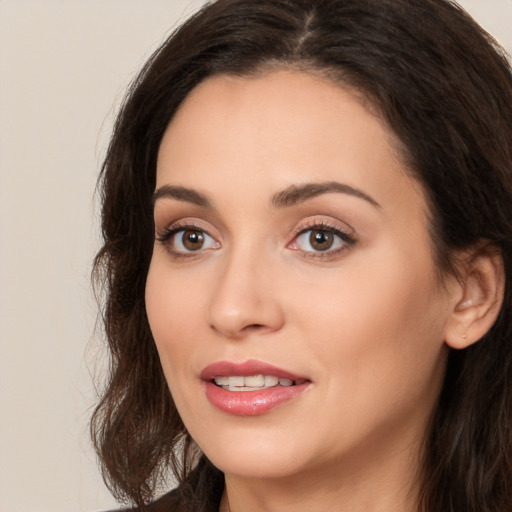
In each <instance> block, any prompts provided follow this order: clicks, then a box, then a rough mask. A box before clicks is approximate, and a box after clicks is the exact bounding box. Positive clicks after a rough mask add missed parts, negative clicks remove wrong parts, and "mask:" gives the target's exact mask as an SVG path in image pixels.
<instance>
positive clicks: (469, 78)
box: [91, 0, 512, 512]
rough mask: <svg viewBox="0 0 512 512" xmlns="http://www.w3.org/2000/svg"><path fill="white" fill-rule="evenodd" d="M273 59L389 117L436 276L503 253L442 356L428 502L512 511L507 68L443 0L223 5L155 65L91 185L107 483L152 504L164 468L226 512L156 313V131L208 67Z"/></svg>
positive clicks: (511, 129)
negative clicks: (493, 314) (459, 336)
mask: <svg viewBox="0 0 512 512" xmlns="http://www.w3.org/2000/svg"><path fill="white" fill-rule="evenodd" d="M275 69H297V70H302V71H305V72H312V73H321V74H323V75H324V76H326V77H328V78H329V79H331V80H332V81H333V82H335V83H338V84H340V86H341V87H348V88H350V89H351V90H355V91H357V93H358V94H359V95H360V96H361V97H362V98H364V100H365V101H366V102H367V103H368V105H370V106H371V108H372V109H374V110H375V111H376V112H378V114H379V116H380V117H381V118H382V120H383V121H384V122H385V123H386V125H387V126H388V128H389V129H390V131H391V132H393V133H394V134H395V135H396V137H397V139H398V140H399V141H400V154H401V157H402V158H403V161H404V162H405V163H406V165H407V168H408V170H409V172H410V173H411V175H412V176H413V177H414V178H415V179H417V180H418V182H419V183H421V185H422V186H423V189H424V191H425V193H426V196H427V201H428V204H429V212H430V219H429V231H430V235H431V239H432V247H433V257H434V259H435V262H436V264H437V266H438V268H439V269H440V275H441V279H442V276H443V275H447V274H449V273H453V272H454V262H453V254H454V252H455V251H456V250H459V249H463V248H468V247H472V246H474V245H475V244H478V243H481V242H482V241H485V242H486V243H487V244H489V245H490V246H492V247H494V248H495V249H496V250H499V251H501V254H502V257H503V263H504V269H505V276H506V283H505V292H504V293H505V296H504V301H503V306H502V309H501V312H500V314H499V316H498V319H497V321H496V322H495V324H494V326H493V327H492V328H491V329H490V331H489V332H488V333H487V334H486V335H485V336H484V337H483V338H482V339H481V340H480V341H478V342H477V343H475V344H474V345H472V346H470V347H468V348H467V349H464V350H458V351H456V350H451V351H450V353H449V356H448V364H447V370H446V376H445V380H444V384H443V388H442V391H441V394H440V396H439V399H438V402H437V404H436V407H435V410H434V411H433V413H432V418H431V423H430V425H429V430H428V434H427V436H426V439H425V440H424V449H423V459H422V468H421V489H422V492H421V499H420V503H418V512H462V511H464V512H505V511H507V510H512V309H511V306H512V295H511V293H512V291H511V286H510V284H511V282H512V72H511V68H510V63H509V61H508V59H507V56H506V54H505V52H504V50H503V49H502V48H501V47H500V46H499V45H498V44H497V43H496V41H495V40H494V39H493V38H492V37H491V36H490V35H489V34H487V33H486V32H485V31H484V30H483V29H482V28H481V27H479V26H478V25H477V24H476V23H475V22H474V21H473V20H472V19H471V17H470V16H469V15H468V14H467V13H466V12H465V11H463V10H462V9H461V8H460V7H459V6H458V5H457V4H455V3H454V2H452V1H449V0H258V1H253V0H217V1H214V2H211V3H208V4H206V5H205V6H204V7H203V8H202V9H201V10H200V11H198V12H197V13H196V14H195V15H193V16H192V17H191V18H189V19H188V21H186V22H185V23H184V24H182V25H181V26H180V27H179V28H177V29H176V30H175V31H174V32H173V33H172V34H171V35H170V36H169V37H168V39H167V40H166V41H165V42H164V43H163V44H162V46H161V47H160V48H159V49H158V50H157V51H156V52H155V53H154V54H153V55H152V56H151V57H150V59H149V60H148V61H147V63H146V64H145V66H144V67H143V69H142V71H141V72H140V74H139V75H138V76H137V78H136V79H135V80H134V81H133V83H132V84H131V86H130V88H129V90H128V93H127V95H126V98H125V101H124V103H123V105H122V107H121V108H120V111H119V114H118V116H117V120H116V123H115V126H114V130H113V135H112V138H111V141H110V144H109V147H108V151H107V154H106V158H105V161H104V164H103V168H102V171H101V175H100V179H99V183H98V187H99V194H100V197H101V202H102V236H103V245H102V247H101V249H100V251H99V252H98V254H97V256H96V259H95V262H94V270H93V282H94V286H95V289H96V290H97V293H98V295H99V299H100V301H101V308H102V309H101V319H102V321H103V324H102V325H103V327H104V338H105V339H106V342H107V344H108V348H109V354H110V366H109V373H108V376H107V380H106V382H105V383H104V384H103V385H102V387H101V397H100V401H99V404H98V406H97V408H96V409H95V412H94V414H93V418H92V422H91V434H92V438H93V442H94V445H95V448H96V450H97V453H98V455H99V458H100V461H101V465H102V470H103V475H104V479H105V481H106V482H107V484H108V485H109V487H110V489H111V490H112V492H113V493H114V495H115V496H116V497H117V498H118V499H119V500H121V501H124V502H127V503H132V504H134V505H136V506H138V507H139V508H140V509H141V510H144V509H145V504H147V503H149V502H150V501H151V500H152V499H153V498H154V495H155V492H156V491H157V490H158V489H160V487H159V485H160V484H161V482H163V481H164V478H165V476H166V475H167V473H168V471H169V470H170V471H172V473H173V474H174V477H175V478H177V479H178V482H179V483H180V486H179V490H178V491H177V492H176V493H175V494H174V498H173V500H174V501H173V504H174V505H173V506H174V508H173V509H175V510H180V511H181V510H183V511H194V512H202V511H210V510H211V511H214V510H218V508H216V507H218V503H219V500H220V496H221V493H222V486H223V475H222V473H221V472H220V471H219V470H218V469H216V468H215V467H214V466H213V465H212V464H211V463H210V462H209V461H208V460H207V459H206V457H205V456H204V455H203V454H201V453H200V452H199V449H198V448H197V447H196V446H195V444H194V442H193V440H192V439H191V438H190V436H189V434H188V433H187V430H186V428H185V426H184V425H183V423H182V421H181V418H180V416H179V414H178V412H177V410H176V407H175V405H174V403H173V400H172V397H171V394H170V392H169V389H168V387H167V383H166V380H165V377H164V374H163V371H162V367H161V365H160V361H159V357H158V354H157V351H156V348H155V343H154V341H153V338H152V335H151V331H150V328H149V324H148V319H147V316H146V309H145V302H144V293H145V283H146V276H147V272H148V267H149V264H150V260H151V254H152V249H153V244H154V225H153V209H152V204H151V196H152V194H153V192H154V188H155V180H156V176H155V175H156V160H157V153H158V149H159V145H160V142H161V139H162V136H163V134H164V131H165V129H166V127H167V126H168V124H169V122H170V121H171V120H172V118H173V115H174V113H175V112H176V110H177V109H178V107H179V106H180V104H181V103H182V101H183V100H184V98H185V97H186V96H187V95H188V94H189V93H190V91H191V90H192V89H193V88H194V87H195V86H196V85H197V84H199V83H200V82H201V81H203V80H205V79H206V78H207V77H210V76H213V75H218V74H229V75H235V76H251V75H255V74H261V73H265V72H268V71H271V70H275ZM198 150H200V148H198ZM240 172H243V170H241V171H240ZM170 314H172V313H171V312H170Z"/></svg>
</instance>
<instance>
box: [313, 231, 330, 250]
mask: <svg viewBox="0 0 512 512" xmlns="http://www.w3.org/2000/svg"><path fill="white" fill-rule="evenodd" d="M309 243H310V245H311V247H312V248H313V249H314V250H315V251H328V250H329V249H330V248H331V247H332V245H333V244H334V234H333V233H331V232H329V231H322V230H317V229H313V230H311V232H310V235H309Z"/></svg>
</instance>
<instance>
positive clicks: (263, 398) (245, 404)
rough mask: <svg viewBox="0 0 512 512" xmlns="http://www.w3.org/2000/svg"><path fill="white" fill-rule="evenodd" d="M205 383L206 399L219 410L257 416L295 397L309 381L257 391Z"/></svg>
mask: <svg viewBox="0 0 512 512" xmlns="http://www.w3.org/2000/svg"><path fill="white" fill-rule="evenodd" d="M205 384H206V396H207V398H208V400H210V402H211V403H212V404H213V405H214V406H215V407H217V408H218V409H220V410H221V411H223V412H226V413H228V414H234V415H235V416H257V415H259V414H264V413H266V412H268V411H270V410H271V409H273V408H274V407H277V406H279V405H282V404H284V403H286V402H289V401H290V400H293V399H294V398H297V397H298V396H299V395H300V394H301V393H303V392H304V391H305V390H306V389H307V388H308V387H309V384H310V383H309V382H304V383H303V384H297V385H295V386H274V387H271V388H267V389H259V390H257V391H227V390H225V389H223V388H221V387H219V386H217V385H215V384H214V383H213V382H206V383H205Z"/></svg>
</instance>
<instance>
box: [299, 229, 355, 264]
mask: <svg viewBox="0 0 512 512" xmlns="http://www.w3.org/2000/svg"><path fill="white" fill-rule="evenodd" d="M310 231H318V232H321V233H328V234H331V235H334V236H335V237H337V238H338V239H339V240H340V242H341V243H342V245H341V246H340V247H337V248H336V249H328V250H326V251H314V250H313V251H303V257H305V258H312V259H324V258H335V257H336V256H338V255H340V254H341V253H343V252H345V251H347V250H349V249H350V248H351V247H353V246H354V245H355V244H356V243H357V240H356V238H354V237H353V236H352V235H349V234H348V233H346V232H345V231H343V230H342V229H340V228H339V227H338V226H336V225H333V224H331V223H329V222H326V221H325V220H320V221H318V220H310V221H308V222H307V223H306V225H302V226H300V227H299V228H298V229H297V231H296V233H295V235H294V237H293V240H292V244H296V243H297V240H298V239H299V238H300V237H301V236H302V235H305V234H306V233H308V232H310ZM293 250H297V251H300V250H301V249H293Z"/></svg>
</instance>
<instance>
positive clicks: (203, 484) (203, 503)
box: [110, 456, 224, 512]
mask: <svg viewBox="0 0 512 512" xmlns="http://www.w3.org/2000/svg"><path fill="white" fill-rule="evenodd" d="M223 491H224V475H223V473H222V472H221V471H219V470H218V469H217V468H216V467H214V466H213V465H212V463H211V462H210V461H209V460H208V459H207V458H206V457H204V456H203V457H202V458H201V459H200V461H199V463H198V464H197V466H196V468H195V469H194V470H193V471H192V472H191V473H190V475H189V476H188V478H187V479H186V480H185V482H183V483H182V484H180V485H179V486H178V487H177V488H176V489H174V490H173V491H171V492H169V493H167V494H165V495H164V496H162V497H161V498H159V499H158V500H156V501H154V502H153V503H151V504H149V505H146V507H145V509H144V511H142V510H141V509H140V508H139V507H135V508H122V509H118V510H111V511H110V512H146V511H147V512H218V510H219V505H220V501H221V498H222V493H223Z"/></svg>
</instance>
